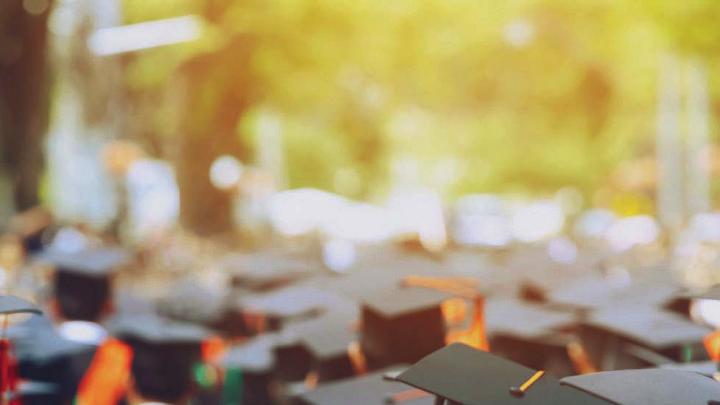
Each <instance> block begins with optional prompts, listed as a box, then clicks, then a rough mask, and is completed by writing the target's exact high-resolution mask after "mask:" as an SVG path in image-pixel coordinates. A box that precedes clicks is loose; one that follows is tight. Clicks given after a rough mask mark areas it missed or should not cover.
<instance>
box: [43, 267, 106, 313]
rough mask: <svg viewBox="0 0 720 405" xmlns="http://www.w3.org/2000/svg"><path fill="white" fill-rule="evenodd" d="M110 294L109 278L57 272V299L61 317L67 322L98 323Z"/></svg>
mask: <svg viewBox="0 0 720 405" xmlns="http://www.w3.org/2000/svg"><path fill="white" fill-rule="evenodd" d="M110 293H111V288H110V279H109V278H108V277H88V276H84V275H80V274H74V273H70V272H65V271H57V272H55V299H56V300H57V302H58V306H59V307H60V312H61V315H62V316H63V318H65V319H67V320H71V321H90V322H97V321H98V320H100V318H101V317H102V315H103V313H102V312H103V309H104V308H105V304H107V302H108V300H110Z"/></svg>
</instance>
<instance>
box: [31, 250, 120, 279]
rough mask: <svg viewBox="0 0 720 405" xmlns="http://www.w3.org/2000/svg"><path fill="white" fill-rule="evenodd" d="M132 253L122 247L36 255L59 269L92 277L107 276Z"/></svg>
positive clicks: (50, 252)
mask: <svg viewBox="0 0 720 405" xmlns="http://www.w3.org/2000/svg"><path fill="white" fill-rule="evenodd" d="M131 257H132V256H131V255H130V253H129V252H128V251H127V250H125V249H122V248H94V249H87V250H82V251H79V252H62V251H58V250H48V251H45V252H42V253H40V254H38V255H37V256H35V258H36V259H38V260H40V261H43V262H47V263H50V264H51V265H53V266H55V267H56V268H57V270H58V271H64V272H68V273H75V274H81V275H85V276H90V277H106V276H107V275H109V274H110V273H112V272H113V271H114V270H115V269H116V268H117V267H119V266H121V265H123V264H126V263H128V262H129V261H130V259H131Z"/></svg>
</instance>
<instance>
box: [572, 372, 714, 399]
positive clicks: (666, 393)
mask: <svg viewBox="0 0 720 405" xmlns="http://www.w3.org/2000/svg"><path fill="white" fill-rule="evenodd" d="M561 384H562V385H565V386H568V387H573V388H576V389H578V390H581V391H583V392H587V393H589V394H592V395H594V396H596V397H598V398H601V399H604V400H607V401H609V402H611V403H616V404H652V405H675V404H688V405H692V404H696V405H707V404H711V403H713V402H712V401H720V384H718V382H717V381H715V380H713V379H711V378H708V377H706V376H704V375H701V374H698V373H693V372H688V371H679V370H666V369H644V370H618V371H606V372H601V373H593V374H585V375H578V376H572V377H566V378H563V379H562V380H561Z"/></svg>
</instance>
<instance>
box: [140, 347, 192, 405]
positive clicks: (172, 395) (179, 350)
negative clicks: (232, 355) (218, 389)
mask: <svg viewBox="0 0 720 405" xmlns="http://www.w3.org/2000/svg"><path fill="white" fill-rule="evenodd" d="M131 346H132V348H133V360H132V365H131V374H132V379H131V383H130V397H131V398H132V399H134V400H135V401H137V402H163V403H168V404H184V403H185V402H186V401H187V400H188V398H189V397H190V396H191V394H192V392H193V389H194V382H193V381H194V380H193V367H194V365H195V362H196V361H198V358H199V347H197V346H198V345H192V344H163V343H143V342H133V343H132V344H131Z"/></svg>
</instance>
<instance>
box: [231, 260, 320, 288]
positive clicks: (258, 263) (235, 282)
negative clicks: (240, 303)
mask: <svg viewBox="0 0 720 405" xmlns="http://www.w3.org/2000/svg"><path fill="white" fill-rule="evenodd" d="M220 265H221V266H222V267H223V268H224V269H225V271H226V272H227V273H229V274H231V285H232V286H233V287H234V288H240V289H248V290H252V291H268V290H271V289H273V288H278V287H281V286H284V285H288V284H290V283H292V282H294V281H297V280H299V279H301V278H303V277H307V276H309V275H311V274H312V273H313V271H315V270H316V269H319V268H321V266H320V264H319V263H314V262H313V261H310V260H307V259H306V258H301V257H294V256H289V255H287V254H286V253H283V252H258V253H254V254H249V255H228V256H227V257H226V258H225V259H223V260H222V261H221V263H220Z"/></svg>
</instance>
